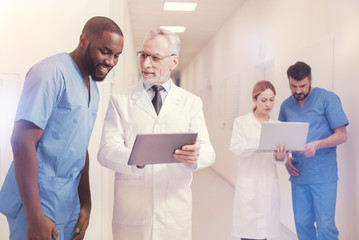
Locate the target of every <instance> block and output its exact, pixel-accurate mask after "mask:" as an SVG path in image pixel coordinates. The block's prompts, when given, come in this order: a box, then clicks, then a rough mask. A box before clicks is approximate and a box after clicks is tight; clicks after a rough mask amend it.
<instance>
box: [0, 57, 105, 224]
mask: <svg viewBox="0 0 359 240" xmlns="http://www.w3.org/2000/svg"><path fill="white" fill-rule="evenodd" d="M89 99H90V101H89ZM98 103H99V93H98V88H97V85H96V83H95V82H94V81H93V80H92V79H90V98H89V94H88V90H87V87H86V84H85V82H84V80H83V78H82V75H81V72H80V70H79V69H78V67H77V65H76V63H75V62H74V61H73V59H72V58H71V56H70V55H69V54H67V53H61V54H58V55H54V56H51V57H49V58H46V59H44V60H42V61H40V62H39V63H38V64H36V65H35V66H33V67H32V68H31V69H30V71H29V72H28V74H27V76H26V79H25V83H24V88H23V91H22V95H21V98H20V102H19V106H18V109H17V113H16V118H15V121H18V120H21V119H22V120H27V121H30V122H32V123H34V124H35V125H36V126H38V127H39V128H41V129H43V134H42V136H41V138H40V140H39V141H38V142H37V144H36V152H37V158H38V171H39V189H40V197H41V203H42V208H43V211H44V214H45V215H46V216H47V217H49V218H50V219H52V220H53V221H54V222H55V223H57V224H58V223H63V222H66V221H68V220H69V219H71V218H73V216H74V215H76V214H78V211H79V199H78V193H77V188H78V184H79V181H80V178H81V173H82V169H83V167H84V164H85V158H86V150H87V147H88V143H89V140H90V135H91V132H92V129H93V126H94V124H95V120H96V115H97V111H98ZM20 205H21V199H20V196H19V193H18V190H17V186H16V181H15V174H14V167H13V164H12V165H11V167H10V169H9V172H8V174H7V176H6V179H5V182H4V184H3V188H2V190H1V192H0V211H1V212H2V213H4V214H5V215H7V216H13V217H14V216H16V214H17V211H18V209H19V207H20Z"/></svg>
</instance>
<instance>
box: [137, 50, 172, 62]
mask: <svg viewBox="0 0 359 240" xmlns="http://www.w3.org/2000/svg"><path fill="white" fill-rule="evenodd" d="M137 56H139V57H140V60H141V61H145V60H146V58H147V57H150V59H151V60H152V62H159V61H161V60H162V59H164V58H168V57H172V56H176V54H174V53H172V54H170V55H167V56H160V55H154V54H148V53H145V52H142V51H139V52H137Z"/></svg>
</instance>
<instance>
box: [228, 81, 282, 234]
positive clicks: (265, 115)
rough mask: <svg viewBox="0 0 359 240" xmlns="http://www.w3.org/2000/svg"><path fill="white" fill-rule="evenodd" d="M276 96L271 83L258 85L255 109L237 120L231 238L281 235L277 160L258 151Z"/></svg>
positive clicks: (255, 93)
mask: <svg viewBox="0 0 359 240" xmlns="http://www.w3.org/2000/svg"><path fill="white" fill-rule="evenodd" d="M275 95H276V91H275V88H274V86H273V85H272V83H271V82H269V81H265V80H263V81H259V82H257V83H256V84H255V85H254V87H253V93H252V98H253V102H254V103H255V107H254V109H253V110H252V111H251V112H250V113H249V114H246V115H244V116H240V117H238V118H236V119H235V121H234V126H233V133H232V139H231V145H230V150H231V152H233V153H234V155H235V156H236V157H238V158H239V162H238V170H237V181H236V188H235V199H234V209H233V223H232V235H233V236H237V237H241V239H242V240H245V239H266V238H270V237H276V236H278V235H279V233H280V223H279V182H278V174H277V169H276V161H274V160H273V154H272V153H267V152H262V153H260V152H257V151H256V150H257V148H258V144H259V138H260V132H261V126H262V124H261V123H263V122H267V121H272V120H271V118H270V116H269V113H270V111H271V110H272V108H273V105H274V99H275ZM278 157H279V156H278ZM280 158H282V157H280Z"/></svg>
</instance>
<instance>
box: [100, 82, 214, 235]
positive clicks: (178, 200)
mask: <svg viewBox="0 0 359 240" xmlns="http://www.w3.org/2000/svg"><path fill="white" fill-rule="evenodd" d="M171 84H172V86H171V90H170V91H169V93H168V95H167V98H166V100H165V101H164V104H163V106H162V108H161V111H160V113H159V115H158V116H157V115H156V112H155V110H154V108H153V106H152V103H151V100H150V98H149V96H148V94H147V92H146V91H145V90H144V88H143V82H142V81H140V82H139V83H138V84H136V85H135V86H133V87H132V88H129V89H127V90H125V91H124V92H122V93H120V94H116V95H112V96H111V98H110V103H109V107H108V111H107V114H106V118H105V123H104V129H103V135H102V140H101V146H100V150H99V153H98V159H99V162H100V163H101V164H102V165H103V166H105V167H108V168H110V169H113V170H115V171H116V174H115V200H114V212H113V235H114V239H120V240H127V239H128V240H176V239H178V240H190V239H191V237H192V233H191V225H192V222H191V217H192V192H191V187H190V185H191V182H192V172H193V171H195V170H197V169H199V168H204V167H208V166H210V165H211V164H212V163H213V162H214V159H215V153H214V150H213V147H212V145H211V143H210V140H209V136H208V132H207V127H206V124H205V120H204V115H203V111H202V101H201V100H200V98H199V97H197V96H195V95H193V94H191V93H189V92H187V91H185V90H184V89H182V88H179V87H177V86H175V85H174V84H173V83H171ZM175 132H198V138H197V141H198V143H199V144H200V147H201V149H200V156H199V159H198V162H197V165H196V166H187V165H185V164H182V163H175V164H158V165H147V166H145V168H143V169H138V168H136V166H128V165H127V162H128V159H129V156H130V152H131V148H132V146H133V143H134V140H135V138H136V134H138V133H175ZM153 144H154V145H155V144H156V142H154V143H153Z"/></svg>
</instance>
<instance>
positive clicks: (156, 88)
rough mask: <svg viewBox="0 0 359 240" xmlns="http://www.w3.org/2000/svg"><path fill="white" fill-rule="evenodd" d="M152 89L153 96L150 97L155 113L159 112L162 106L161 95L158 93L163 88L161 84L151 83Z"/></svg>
mask: <svg viewBox="0 0 359 240" xmlns="http://www.w3.org/2000/svg"><path fill="white" fill-rule="evenodd" d="M152 89H153V91H155V96H154V98H153V99H152V104H153V107H154V108H155V111H156V113H157V115H158V114H159V112H160V110H161V107H162V97H161V94H160V91H161V90H163V89H164V88H163V87H162V86H161V85H153V86H152Z"/></svg>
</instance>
